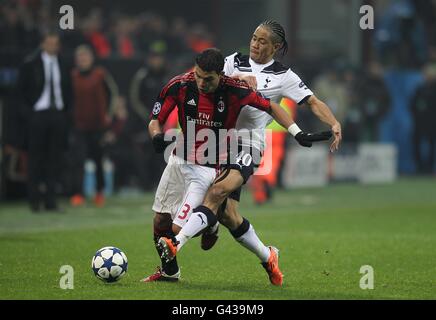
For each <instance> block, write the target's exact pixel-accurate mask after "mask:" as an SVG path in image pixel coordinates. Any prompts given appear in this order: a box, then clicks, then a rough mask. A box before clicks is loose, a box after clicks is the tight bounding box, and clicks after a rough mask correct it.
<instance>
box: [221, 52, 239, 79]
mask: <svg viewBox="0 0 436 320" xmlns="http://www.w3.org/2000/svg"><path fill="white" fill-rule="evenodd" d="M237 54H238V53H237V52H235V53H234V54H232V55H230V56H227V57H226V58H225V59H224V69H223V71H224V74H225V75H226V76H229V77H230V76H231V75H232V74H233V72H235V65H234V63H235V56H236V55H237Z"/></svg>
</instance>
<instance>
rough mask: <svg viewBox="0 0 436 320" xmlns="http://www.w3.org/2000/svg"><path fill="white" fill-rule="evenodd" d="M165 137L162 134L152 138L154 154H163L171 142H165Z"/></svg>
mask: <svg viewBox="0 0 436 320" xmlns="http://www.w3.org/2000/svg"><path fill="white" fill-rule="evenodd" d="M164 137H165V135H164V134H163V133H158V134H155V135H154V136H153V139H152V142H153V148H154V151H156V153H163V152H164V151H165V149H166V147H168V146H169V145H170V144H171V143H173V141H165V139H164Z"/></svg>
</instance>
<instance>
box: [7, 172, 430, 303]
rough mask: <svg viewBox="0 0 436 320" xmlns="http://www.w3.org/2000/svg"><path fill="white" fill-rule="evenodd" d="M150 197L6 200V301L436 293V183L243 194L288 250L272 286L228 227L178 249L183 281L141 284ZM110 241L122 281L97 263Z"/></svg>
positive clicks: (262, 229)
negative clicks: (365, 282)
mask: <svg viewBox="0 0 436 320" xmlns="http://www.w3.org/2000/svg"><path fill="white" fill-rule="evenodd" d="M152 199H153V195H152V194H146V195H144V196H138V197H130V198H127V197H120V196H118V197H113V198H110V199H108V203H107V206H106V207H105V208H102V209H97V208H94V207H93V206H92V205H88V206H85V207H83V208H80V209H73V208H67V210H66V212H65V213H64V214H48V213H45V214H38V215H36V214H31V213H30V212H29V210H28V208H27V204H26V203H24V202H21V203H2V204H0V248H1V251H0V252H1V254H0V270H1V272H0V299H2V300H4V299H147V300H160V299H188V300H190V299H224V300H226V299H285V300H288V299H436V181H435V180H434V179H431V178H419V179H418V178H413V179H404V178H403V179H401V180H399V181H398V182H396V183H395V184H387V185H376V186H362V185H357V184H338V185H331V186H328V187H325V188H313V189H312V188H311V189H298V190H290V191H278V192H276V194H275V196H274V199H273V202H272V203H271V204H268V205H265V206H254V205H253V204H252V203H251V199H250V196H249V195H248V193H247V191H244V196H243V201H242V203H241V207H240V208H241V213H242V214H243V215H244V216H245V217H246V218H248V219H249V220H250V222H251V223H252V224H253V225H254V227H255V229H256V231H257V233H258V234H259V236H260V237H261V239H262V240H263V241H264V243H265V244H273V245H275V246H277V247H278V248H279V249H280V267H281V269H282V272H283V273H284V275H285V278H284V285H283V287H274V286H272V285H270V283H269V281H268V277H267V275H266V273H265V271H264V270H263V268H262V267H261V265H260V264H259V261H258V259H257V257H255V256H254V255H253V254H251V253H250V252H249V251H247V250H246V249H245V248H243V247H242V246H240V245H239V244H238V243H236V242H235V241H234V240H233V238H232V237H231V236H230V234H229V233H228V232H227V230H226V229H225V228H223V227H221V229H220V239H219V241H218V242H217V244H216V246H215V247H214V248H213V249H212V250H210V251H207V252H204V251H202V250H201V249H200V244H199V238H196V239H193V240H192V241H190V242H189V243H188V244H187V245H185V247H184V248H183V250H182V251H180V253H179V256H178V260H179V264H180V265H181V271H182V280H181V281H180V282H179V283H148V284H144V283H140V281H139V280H140V279H141V278H143V277H144V276H146V275H149V274H151V273H152V272H153V271H154V270H155V267H156V266H157V265H158V264H159V260H158V258H157V255H156V252H155V249H154V246H153V241H152V213H151V203H152ZM108 245H112V246H117V247H119V248H121V249H122V250H123V251H124V252H125V253H126V255H127V257H128V259H129V269H128V273H127V275H126V276H125V277H124V278H123V279H122V280H121V281H119V282H118V283H115V284H104V283H102V282H101V281H99V280H98V279H97V278H95V276H94V275H93V273H92V270H91V267H90V265H91V258H92V256H93V254H94V253H95V251H96V250H97V249H99V248H101V247H104V246H108ZM62 265H71V266H72V267H73V269H74V289H73V290H63V289H61V288H60V286H59V282H60V279H61V277H62V274H61V273H60V272H59V269H60V267H61V266H62ZM363 265H370V266H372V267H373V269H374V289H372V290H362V289H361V288H360V286H359V283H360V279H361V277H362V276H363V274H361V273H359V270H360V268H361V266H363Z"/></svg>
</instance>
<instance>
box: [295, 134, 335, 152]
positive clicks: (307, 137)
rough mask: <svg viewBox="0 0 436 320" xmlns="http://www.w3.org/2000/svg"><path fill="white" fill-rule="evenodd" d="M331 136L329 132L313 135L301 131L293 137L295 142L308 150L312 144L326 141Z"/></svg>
mask: <svg viewBox="0 0 436 320" xmlns="http://www.w3.org/2000/svg"><path fill="white" fill-rule="evenodd" d="M332 135H333V133H332V131H330V130H329V131H322V132H315V133H305V132H303V131H301V132H299V133H297V134H296V135H295V140H297V141H298V143H299V144H300V145H302V146H303V147H307V148H310V147H311V146H312V142H317V141H327V140H329V139H330V138H331V137H332Z"/></svg>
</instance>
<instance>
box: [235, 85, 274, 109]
mask: <svg viewBox="0 0 436 320" xmlns="http://www.w3.org/2000/svg"><path fill="white" fill-rule="evenodd" d="M244 91H245V93H246V95H244V97H243V98H242V99H241V108H242V107H244V106H246V105H250V106H252V107H254V108H256V109H259V110H261V111H265V112H268V113H269V114H271V112H272V110H271V102H270V100H269V99H267V98H264V97H263V96H262V94H261V93H260V92H257V91H253V90H249V89H244Z"/></svg>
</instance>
